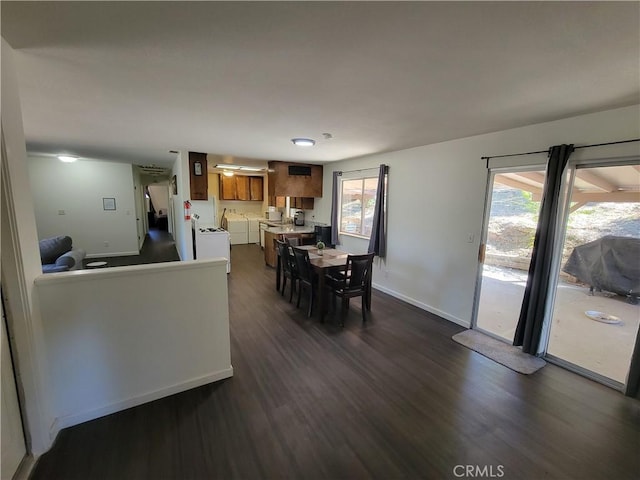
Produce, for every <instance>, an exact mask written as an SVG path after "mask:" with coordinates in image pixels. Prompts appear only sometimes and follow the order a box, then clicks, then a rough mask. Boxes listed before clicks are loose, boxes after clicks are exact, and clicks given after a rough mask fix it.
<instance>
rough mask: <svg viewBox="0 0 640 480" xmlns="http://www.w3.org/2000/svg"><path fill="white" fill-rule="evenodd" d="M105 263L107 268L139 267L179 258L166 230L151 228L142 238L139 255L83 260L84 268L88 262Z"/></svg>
mask: <svg viewBox="0 0 640 480" xmlns="http://www.w3.org/2000/svg"><path fill="white" fill-rule="evenodd" d="M102 261H104V262H107V267H122V266H125V265H141V264H145V263H160V262H177V261H180V256H179V255H178V251H177V250H176V243H175V242H174V240H173V237H172V236H171V234H170V233H169V232H167V231H166V230H159V229H156V228H153V229H151V230H149V233H147V235H146V236H145V238H144V243H143V244H142V248H141V249H140V255H125V256H122V257H99V258H98V257H91V258H85V259H84V266H85V268H86V266H87V263H90V262H102Z"/></svg>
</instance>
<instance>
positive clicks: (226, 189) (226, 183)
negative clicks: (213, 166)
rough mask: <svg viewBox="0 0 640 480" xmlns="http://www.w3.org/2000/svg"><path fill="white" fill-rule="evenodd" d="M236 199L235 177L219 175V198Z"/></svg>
mask: <svg viewBox="0 0 640 480" xmlns="http://www.w3.org/2000/svg"><path fill="white" fill-rule="evenodd" d="M235 199H236V177H225V176H224V175H220V200H235Z"/></svg>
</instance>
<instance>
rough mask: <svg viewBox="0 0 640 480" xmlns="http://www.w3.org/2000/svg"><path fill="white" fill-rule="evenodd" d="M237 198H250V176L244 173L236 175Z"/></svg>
mask: <svg viewBox="0 0 640 480" xmlns="http://www.w3.org/2000/svg"><path fill="white" fill-rule="evenodd" d="M234 178H235V179H236V200H250V199H251V194H250V191H249V177H245V176H244V175H236V176H235V177H234Z"/></svg>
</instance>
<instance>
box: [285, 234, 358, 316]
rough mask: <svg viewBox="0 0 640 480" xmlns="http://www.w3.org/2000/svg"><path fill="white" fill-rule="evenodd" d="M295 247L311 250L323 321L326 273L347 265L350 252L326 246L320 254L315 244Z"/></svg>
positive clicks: (310, 260) (310, 259)
mask: <svg viewBox="0 0 640 480" xmlns="http://www.w3.org/2000/svg"><path fill="white" fill-rule="evenodd" d="M295 248H299V249H300V250H307V251H308V252H309V263H311V267H312V268H313V270H314V271H315V272H316V274H317V275H318V292H317V293H318V295H317V298H318V311H319V312H320V321H323V320H324V314H325V312H326V307H325V275H326V274H327V273H328V271H329V270H332V269H340V268H343V267H346V266H347V257H348V256H349V253H348V252H343V251H342V250H337V249H335V248H324V249H323V250H322V254H319V253H318V248H317V247H316V246H315V245H302V246H299V247H295Z"/></svg>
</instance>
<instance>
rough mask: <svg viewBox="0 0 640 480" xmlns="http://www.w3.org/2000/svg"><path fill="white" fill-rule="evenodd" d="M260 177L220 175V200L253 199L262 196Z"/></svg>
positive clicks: (261, 197)
mask: <svg viewBox="0 0 640 480" xmlns="http://www.w3.org/2000/svg"><path fill="white" fill-rule="evenodd" d="M263 185H264V183H263V179H262V177H249V176H245V175H234V176H233V177H226V176H224V175H220V200H254V201H259V202H261V201H262V200H263V198H264V192H263Z"/></svg>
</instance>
